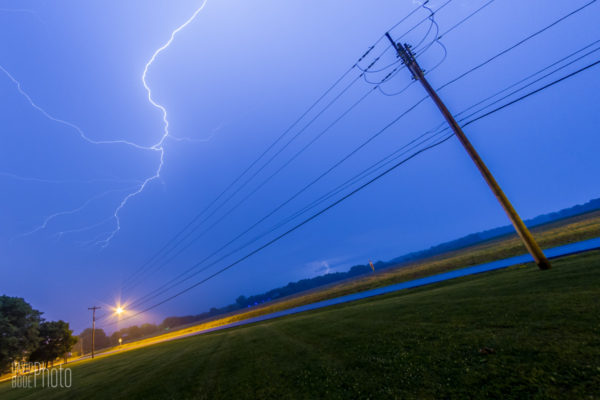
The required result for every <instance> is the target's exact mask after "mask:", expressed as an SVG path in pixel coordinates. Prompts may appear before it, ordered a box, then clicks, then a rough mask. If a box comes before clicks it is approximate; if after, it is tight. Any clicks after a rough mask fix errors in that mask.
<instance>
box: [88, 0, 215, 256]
mask: <svg viewBox="0 0 600 400" xmlns="http://www.w3.org/2000/svg"><path fill="white" fill-rule="evenodd" d="M206 2H207V0H204V1H203V2H202V4H201V5H200V7H198V8H197V9H196V11H194V13H193V14H192V16H191V17H190V18H188V19H187V20H186V21H185V22H184V23H183V24H181V25H180V26H178V27H177V28H176V29H175V30H174V31H173V32H171V36H170V37H169V40H167V41H166V42H165V44H163V45H162V46H160V47H159V48H158V49H157V50H156V51H155V52H154V53H153V54H152V57H150V60H148V62H147V63H146V66H145V67H144V71H143V72H142V84H143V85H144V89H146V93H147V95H148V102H150V104H152V106H154V107H155V108H157V109H158V110H159V111H160V112H161V114H162V120H163V134H162V136H161V138H160V140H159V141H158V142H157V143H156V144H154V145H152V146H151V147H150V148H151V149H152V150H156V151H159V152H160V163H159V165H158V167H157V169H156V172H155V173H154V175H152V176H151V177H149V178H147V179H146V180H145V181H144V182H143V183H142V184H141V185H140V186H139V188H138V189H137V190H136V191H134V192H132V193H130V194H128V195H127V196H125V198H124V199H123V201H122V202H121V204H119V206H118V207H117V209H116V210H115V213H114V218H115V220H116V222H117V226H116V227H115V229H114V230H113V231H112V232H111V233H110V234H109V235H108V236H107V237H106V238H105V239H103V240H100V241H98V242H97V244H99V245H101V246H102V247H106V246H107V245H108V244H109V242H110V241H111V240H112V238H113V237H115V235H116V234H117V233H118V232H119V231H120V230H121V219H120V217H119V213H120V212H121V210H122V209H123V208H124V207H125V206H126V205H127V202H129V200H130V199H131V198H133V197H135V196H137V195H138V194H140V193H142V192H143V191H144V189H145V188H146V186H147V185H148V184H149V183H150V182H152V181H153V180H156V179H158V178H160V173H161V171H162V168H163V165H164V161H165V148H164V143H165V140H167V138H169V136H170V134H169V118H168V115H167V109H166V108H165V107H164V106H163V105H162V104H160V103H158V102H156V101H155V100H154V98H153V97H152V89H150V86H149V85H148V81H147V77H148V70H149V69H150V67H151V66H152V64H154V61H156V58H157V57H158V55H159V54H160V53H162V52H163V51H165V50H166V49H167V48H168V47H169V46H170V45H171V43H173V40H175V36H176V35H177V34H178V33H179V32H180V31H181V30H183V29H184V28H185V27H186V26H188V25H189V24H191V23H192V21H194V20H195V19H196V17H197V16H198V14H199V13H200V11H202V10H203V9H204V7H205V6H206ZM176 140H177V139H176ZM180 140H181V139H180ZM183 140H185V139H183Z"/></svg>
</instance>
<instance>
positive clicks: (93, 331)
mask: <svg viewBox="0 0 600 400" xmlns="http://www.w3.org/2000/svg"><path fill="white" fill-rule="evenodd" d="M100 308H101V307H96V306H93V307H88V310H92V358H94V345H95V341H94V340H95V336H96V310H99V309H100Z"/></svg>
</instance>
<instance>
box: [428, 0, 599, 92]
mask: <svg viewBox="0 0 600 400" xmlns="http://www.w3.org/2000/svg"><path fill="white" fill-rule="evenodd" d="M595 2H596V0H592V1H590V2H589V3H586V4H584V5H583V6H581V7H579V8H578V9H576V10H574V11H571V12H570V13H568V14H567V15H564V16H562V17H560V18H559V19H557V20H555V21H554V22H552V23H551V24H550V25H546V26H545V27H544V28H542V29H540V30H538V31H536V32H534V33H532V34H531V35H529V36H527V37H526V38H525V39H522V40H520V41H518V42H517V43H515V44H513V45H512V46H510V47H508V48H506V49H504V50H502V51H501V52H500V53H498V54H496V55H494V56H493V57H491V58H489V59H487V60H486V61H484V62H482V63H481V64H478V65H476V66H475V67H473V68H471V69H469V70H467V71H466V72H464V73H463V74H462V75H459V76H457V77H456V78H454V79H453V80H451V81H449V82H447V83H446V84H445V85H444V86H442V87H440V88H439V89H438V90H441V89H443V88H444V87H446V86H448V85H450V84H452V83H454V82H456V81H457V80H459V79H461V78H462V77H463V76H465V75H468V74H470V73H472V72H474V71H476V70H478V69H479V68H481V67H483V66H485V65H487V64H489V63H490V62H492V61H494V60H496V59H497V58H498V57H501V56H503V55H504V54H506V53H508V52H509V51H511V50H514V49H515V48H517V47H519V46H520V45H522V44H523V43H525V42H527V41H529V40H531V39H533V38H534V37H536V36H539V35H541V34H542V33H544V32H546V31H547V30H549V29H550V28H552V27H554V26H556V25H558V24H560V23H561V22H563V21H564V20H566V19H568V18H569V17H572V16H573V15H575V14H577V13H579V12H580V11H582V10H584V9H585V8H587V7H589V6H591V5H592V4H593V3H595Z"/></svg>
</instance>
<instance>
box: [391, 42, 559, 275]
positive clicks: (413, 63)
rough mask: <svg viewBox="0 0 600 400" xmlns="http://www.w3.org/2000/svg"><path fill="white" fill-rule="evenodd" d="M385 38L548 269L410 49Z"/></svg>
mask: <svg viewBox="0 0 600 400" xmlns="http://www.w3.org/2000/svg"><path fill="white" fill-rule="evenodd" d="M385 35H386V36H387V38H388V39H389V40H390V42H391V43H392V45H393V46H394V48H395V49H396V51H397V52H398V56H399V57H400V58H401V59H402V62H403V63H404V64H405V65H406V66H407V68H408V69H409V71H410V72H411V73H412V75H413V77H414V78H415V79H416V80H418V81H419V82H421V84H422V85H423V87H424V88H425V91H426V92H427V94H429V96H430V97H431V98H432V99H433V101H434V102H435V105H436V106H437V107H438V108H439V110H440V111H441V112H442V114H443V115H444V118H445V119H446V121H447V122H448V125H450V128H452V130H453V131H454V134H455V135H456V137H457V138H458V140H459V141H460V142H461V143H462V145H463V147H464V148H465V150H466V151H467V153H469V156H470V157H471V159H472V160H473V162H474V163H475V165H476V166H477V168H478V169H479V172H481V175H483V178H484V179H485V181H486V182H487V184H488V186H489V187H490V189H492V192H493V193H494V195H495V196H496V198H497V199H498V201H499V202H500V204H501V205H502V208H504V211H505V212H506V214H507V215H508V218H509V219H510V222H512V224H513V226H514V227H515V230H516V231H517V233H518V234H519V236H520V237H521V240H522V241H523V244H525V247H526V248H527V250H528V251H529V253H530V254H531V256H532V257H533V259H534V261H535V263H536V264H537V265H538V267H539V268H540V269H542V270H545V269H550V261H548V259H547V258H546V256H545V255H544V252H543V251H542V249H541V248H540V246H539V245H538V244H537V242H536V241H535V239H534V237H533V235H532V234H531V232H529V229H527V226H525V224H524V223H523V220H522V219H521V217H519V214H517V211H516V210H515V209H514V208H513V206H512V204H510V201H509V200H508V198H507V197H506V195H505V194H504V192H503V191H502V189H501V188H500V185H498V182H496V179H494V176H493V175H492V173H491V172H490V170H489V169H488V168H487V166H486V165H485V163H484V162H483V160H482V159H481V157H479V154H478V153H477V151H476V150H475V148H474V147H473V145H472V144H471V142H470V141H469V139H467V137H466V136H465V133H464V132H463V130H462V128H461V127H460V125H458V123H457V122H456V120H455V119H454V117H453V116H452V114H451V113H450V111H448V108H447V107H446V105H445V104H444V102H443V101H442V99H440V97H439V96H438V94H437V93H436V91H435V89H433V87H432V86H431V85H430V84H429V82H428V81H427V79H425V74H424V73H423V70H422V69H421V67H420V66H419V64H418V63H417V60H416V59H415V56H414V54H413V53H412V52H411V50H410V45H408V44H404V45H403V44H401V43H396V42H394V40H393V39H392V37H391V36H390V34H389V33H386V34H385Z"/></svg>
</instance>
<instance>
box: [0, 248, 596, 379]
mask: <svg viewBox="0 0 600 400" xmlns="http://www.w3.org/2000/svg"><path fill="white" fill-rule="evenodd" d="M594 249H600V238H595V239H590V240H584V241H581V242H577V243H571V244H567V245H563V246H557V247H553V248H550V249H545V250H544V253H545V254H546V256H547V257H548V258H550V259H552V258H557V257H562V256H566V255H570V254H576V253H581V252H585V251H590V250H594ZM528 262H533V259H532V257H531V255H529V254H523V255H520V256H516V257H510V258H506V259H504V260H498V261H493V262H489V263H485V264H480V265H475V266H472V267H466V268H461V269H457V270H453V271H450V272H444V273H441V274H436V275H432V276H428V277H426V278H420V279H415V280H412V281H408V282H402V283H397V284H394V285H389V286H384V287H380V288H377V289H371V290H366V291H364V292H359V293H353V294H349V295H345V296H341V297H336V298H333V299H329V300H323V301H319V302H316V303H312V304H306V305H303V306H299V307H294V308H290V309H287V310H282V311H277V312H274V313H271V314H266V315H261V316H258V317H254V318H248V319H245V320H242V321H237V322H233V323H229V324H223V325H220V326H216V327H213V328H206V329H203V328H202V326H203V325H199V326H192V327H189V328H186V329H182V330H179V331H174V332H170V333H167V334H164V335H160V336H156V337H153V338H148V339H144V340H140V341H136V342H132V343H127V344H125V345H123V346H120V347H117V348H112V349H108V350H106V351H104V352H98V353H97V356H96V357H97V358H101V357H105V356H108V355H111V354H115V353H120V352H123V351H129V350H134V349H139V348H142V347H146V346H150V345H153V344H157V343H163V342H168V341H171V340H176V339H181V338H185V337H189V336H195V335H200V334H204V333H208V332H214V331H218V330H222V329H228V328H232V327H236V326H241V325H247V324H252V323H255V322H260V321H266V320H270V319H274V318H279V317H283V316H286V315H292V314H297V313H301V312H305V311H310V310H316V309H319V308H323V307H329V306H333V305H336V304H343V303H348V302H351V301H355V300H360V299H366V298H369V297H374V296H379V295H382V294H386V293H392V292H397V291H400V290H405V289H410V288H415V287H419V286H425V285H430V284H432V283H437V282H443V281H447V280H450V279H454V278H459V277H462V276H468V275H475V274H480V273H482V272H487V271H494V270H498V269H503V268H508V267H511V266H513V265H518V264H523V263H528ZM89 360H90V357H89V356H85V357H81V358H77V359H72V360H69V364H70V363H73V362H86V361H89ZM58 365H61V364H55V366H58ZM10 378H11V377H10V376H4V377H2V378H1V379H0V382H2V381H6V380H9V379H10Z"/></svg>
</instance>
